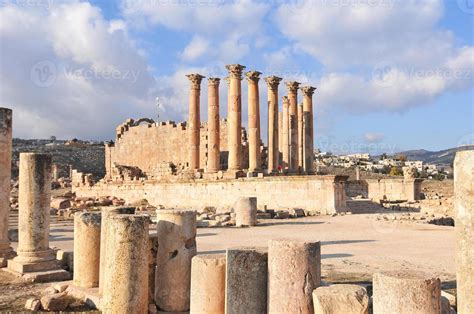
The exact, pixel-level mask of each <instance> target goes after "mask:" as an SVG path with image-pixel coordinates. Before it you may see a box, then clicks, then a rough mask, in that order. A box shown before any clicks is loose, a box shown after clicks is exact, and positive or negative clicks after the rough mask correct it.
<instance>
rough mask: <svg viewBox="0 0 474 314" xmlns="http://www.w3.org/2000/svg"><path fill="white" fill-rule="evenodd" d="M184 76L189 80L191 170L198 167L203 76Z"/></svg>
mask: <svg viewBox="0 0 474 314" xmlns="http://www.w3.org/2000/svg"><path fill="white" fill-rule="evenodd" d="M186 77H187V78H188V79H189V81H190V82H191V89H190V91H189V121H188V123H189V126H188V132H189V168H190V169H191V170H196V169H199V157H200V156H199V145H200V139H201V134H200V131H199V129H200V127H201V119H200V114H201V113H200V97H201V81H202V79H203V78H204V76H202V75H200V74H188V75H186Z"/></svg>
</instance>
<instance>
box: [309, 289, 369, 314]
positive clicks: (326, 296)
mask: <svg viewBox="0 0 474 314" xmlns="http://www.w3.org/2000/svg"><path fill="white" fill-rule="evenodd" d="M313 305H314V314H330V313H334V314H335V313H344V314H368V313H369V296H368V295H367V291H366V290H365V288H364V287H361V286H357V285H348V284H340V285H332V286H329V287H319V288H316V289H315V290H314V291H313Z"/></svg>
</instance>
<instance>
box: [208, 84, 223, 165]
mask: <svg viewBox="0 0 474 314" xmlns="http://www.w3.org/2000/svg"><path fill="white" fill-rule="evenodd" d="M219 82H220V79H219V78H217V77H210V78H209V79H208V92H207V95H208V103H207V108H208V109H207V111H208V121H207V132H208V136H207V172H210V173H212V172H217V171H219V170H220V158H219V155H220V149H219V146H220V143H219V141H220V135H219Z"/></svg>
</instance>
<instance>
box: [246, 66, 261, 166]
mask: <svg viewBox="0 0 474 314" xmlns="http://www.w3.org/2000/svg"><path fill="white" fill-rule="evenodd" d="M260 74H262V73H260V72H258V71H249V72H247V73H245V76H247V81H248V115H249V117H248V118H249V120H248V125H249V126H248V129H249V130H248V138H249V172H251V173H252V172H253V173H255V172H259V171H261V170H262V169H261V160H260V142H261V140H260V100H259V98H260V93H259V90H258V82H259V80H260Z"/></svg>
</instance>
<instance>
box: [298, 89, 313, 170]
mask: <svg viewBox="0 0 474 314" xmlns="http://www.w3.org/2000/svg"><path fill="white" fill-rule="evenodd" d="M315 90H316V88H314V87H312V86H304V87H302V88H301V91H302V92H303V126H304V131H303V133H304V163H303V169H304V171H305V172H306V173H312V172H313V171H314V170H313V160H314V157H313V156H314V130H313V93H314V91H315Z"/></svg>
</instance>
